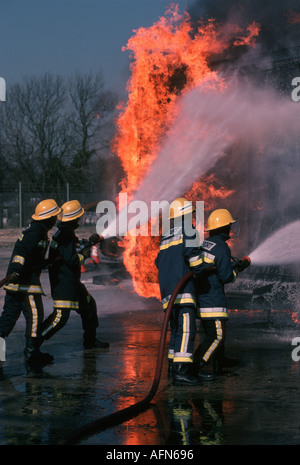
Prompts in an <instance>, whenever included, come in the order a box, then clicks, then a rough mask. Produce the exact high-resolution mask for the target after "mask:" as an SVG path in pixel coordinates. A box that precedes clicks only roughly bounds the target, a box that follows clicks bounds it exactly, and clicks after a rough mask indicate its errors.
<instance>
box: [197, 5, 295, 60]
mask: <svg viewBox="0 0 300 465" xmlns="http://www.w3.org/2000/svg"><path fill="white" fill-rule="evenodd" d="M299 13H300V6H299V1H298V0H286V1H284V2H283V1H282V0H266V1H263V2H262V1H260V0H243V1H239V0H227V1H226V2H224V1H222V0H198V1H196V2H195V3H194V5H193V6H192V7H191V8H190V10H189V14H190V16H191V18H192V20H193V21H194V23H197V22H198V21H199V19H200V18H214V19H215V20H216V21H218V22H221V23H223V24H226V23H235V24H237V25H238V26H240V27H241V28H243V29H244V28H245V27H247V25H249V24H250V23H252V22H253V21H255V22H258V23H259V24H260V36H259V40H258V43H259V45H260V51H261V53H263V54H270V53H271V52H275V51H279V50H280V49H287V50H288V51H289V53H291V54H293V53H294V52H295V46H296V47H298V48H299V45H300V40H299V39H300V30H299V29H300V28H299V26H300V18H299Z"/></svg>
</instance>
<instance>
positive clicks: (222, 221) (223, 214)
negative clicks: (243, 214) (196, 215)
mask: <svg viewBox="0 0 300 465" xmlns="http://www.w3.org/2000/svg"><path fill="white" fill-rule="evenodd" d="M235 222H236V220H234V219H233V218H232V216H231V214H230V213H229V211H228V210H226V209H225V208H224V209H223V208H220V209H218V210H214V211H213V212H212V213H211V214H210V215H209V217H208V220H207V228H206V231H211V230H212V229H218V228H222V227H223V226H228V225H229V224H233V223H235Z"/></svg>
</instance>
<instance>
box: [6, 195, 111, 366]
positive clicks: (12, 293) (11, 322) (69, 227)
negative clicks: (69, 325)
mask: <svg viewBox="0 0 300 465" xmlns="http://www.w3.org/2000/svg"><path fill="white" fill-rule="evenodd" d="M84 214H85V211H84V208H83V207H82V206H81V204H80V203H79V202H78V201H77V200H71V201H69V202H66V203H64V204H63V205H62V207H61V208H60V207H59V206H58V205H57V203H56V202H55V200H53V199H46V200H43V201H41V202H40V203H39V204H38V205H37V206H36V208H35V213H34V214H33V215H32V221H31V223H30V225H29V226H28V227H27V228H26V229H24V231H23V232H22V234H21V235H20V237H19V238H18V240H17V241H16V243H15V246H14V249H13V252H12V255H11V259H10V262H9V265H8V270H7V282H6V284H5V286H4V289H5V290H6V295H5V300H4V306H3V312H2V315H1V317H0V337H1V338H3V339H4V340H5V338H6V337H7V336H8V335H9V334H10V333H11V331H12V330H13V328H14V326H15V324H16V322H17V320H18V318H19V316H20V314H21V312H23V314H24V317H25V321H26V330H25V341H26V342H25V349H24V355H25V361H26V363H28V364H29V365H30V366H38V367H40V366H44V365H46V364H48V363H51V362H52V361H53V357H52V355H50V354H48V353H44V352H41V351H40V347H41V345H42V344H43V342H44V341H45V340H47V339H50V338H51V337H52V336H54V334H55V333H56V332H57V331H58V330H60V329H61V328H62V327H63V326H64V325H65V324H66V322H67V321H68V319H69V316H70V312H71V310H75V311H76V312H78V313H79V314H80V316H81V320H82V328H83V346H84V348H85V349H91V348H100V349H107V348H108V347H109V344H108V343H107V342H102V341H100V340H98V339H97V337H96V328H97V327H98V316H97V305H96V302H95V299H94V298H93V297H92V295H91V294H90V293H89V292H88V291H87V289H86V287H85V286H84V284H83V283H82V282H81V281H80V271H81V265H82V264H83V263H84V260H85V259H86V258H88V257H89V256H90V251H91V246H92V244H93V243H94V242H95V241H96V239H97V238H98V237H99V236H98V235H92V236H91V237H90V239H89V240H86V244H85V243H83V244H80V241H79V240H78V238H77V237H76V235H75V230H76V229H77V228H78V227H79V226H80V224H81V222H82V221H83V218H84ZM55 225H56V226H57V228H56V231H55V233H54V235H53V237H52V240H51V242H50V241H49V239H48V232H49V231H50V230H51V229H52V228H53V227H54V226H55ZM95 236H97V238H96V237H95ZM79 246H80V247H79ZM48 250H49V254H48V257H47V255H46V254H47V252H48ZM46 257H47V258H46ZM43 269H48V271H49V280H50V286H51V295H52V298H53V312H52V313H51V314H50V315H49V316H48V317H47V318H46V319H45V320H44V307H43V300H42V296H43V295H44V292H43V288H42V285H41V273H42V270H43Z"/></svg>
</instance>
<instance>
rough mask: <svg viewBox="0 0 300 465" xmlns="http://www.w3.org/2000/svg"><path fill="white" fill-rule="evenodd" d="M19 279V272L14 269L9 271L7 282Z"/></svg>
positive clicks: (14, 281)
mask: <svg viewBox="0 0 300 465" xmlns="http://www.w3.org/2000/svg"><path fill="white" fill-rule="evenodd" d="M19 279H20V273H17V272H16V271H14V272H13V273H11V275H10V277H9V279H8V281H7V282H8V283H12V284H16V283H17V282H18V281H19Z"/></svg>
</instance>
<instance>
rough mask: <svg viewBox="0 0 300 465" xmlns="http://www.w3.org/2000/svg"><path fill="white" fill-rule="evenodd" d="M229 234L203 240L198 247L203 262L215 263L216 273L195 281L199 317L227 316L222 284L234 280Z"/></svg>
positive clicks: (222, 317)
mask: <svg viewBox="0 0 300 465" xmlns="http://www.w3.org/2000/svg"><path fill="white" fill-rule="evenodd" d="M228 239H229V236H228V235H226V234H224V233H221V234H218V235H216V236H211V237H209V238H208V239H207V240H205V241H203V243H202V244H201V247H200V252H201V256H202V259H203V262H204V263H207V264H210V265H215V266H216V267H217V273H216V274H213V275H210V276H207V277H202V278H201V280H199V281H198V282H197V298H198V307H199V308H198V316H200V317H201V318H206V319H208V318H210V319H211V318H220V319H224V318H228V310H227V299H226V295H225V291H224V285H225V284H227V283H230V282H232V281H234V280H235V278H236V273H235V271H234V270H233V264H232V261H231V251H230V248H229V246H228V245H227V244H226V241H227V240H228Z"/></svg>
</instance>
